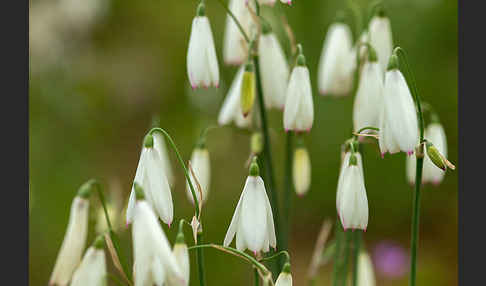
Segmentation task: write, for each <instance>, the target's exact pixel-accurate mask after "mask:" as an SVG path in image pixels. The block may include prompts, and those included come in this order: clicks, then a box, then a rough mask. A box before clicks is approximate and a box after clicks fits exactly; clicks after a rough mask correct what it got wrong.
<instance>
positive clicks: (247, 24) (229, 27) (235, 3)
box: [223, 0, 255, 65]
mask: <svg viewBox="0 0 486 286" xmlns="http://www.w3.org/2000/svg"><path fill="white" fill-rule="evenodd" d="M247 5H249V7H250V8H251V9H253V11H255V3H254V1H245V0H230V2H229V5H228V8H229V10H230V11H231V12H232V13H233V15H234V16H235V17H236V19H238V21H239V22H240V24H241V27H242V28H243V30H244V31H245V33H246V34H247V35H248V34H250V28H251V27H252V26H253V25H254V20H253V18H252V15H251V14H250V11H249V10H248V6H247ZM247 57H248V46H247V43H246V41H245V38H244V37H243V35H242V34H241V31H240V30H239V28H238V26H237V25H236V23H235V21H234V19H233V18H231V16H230V15H228V16H226V30H225V32H224V41H223V59H224V62H225V63H226V64H228V65H241V64H242V63H243V62H244V61H245V60H246V59H247Z"/></svg>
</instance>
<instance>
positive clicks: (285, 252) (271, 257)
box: [259, 250, 290, 262]
mask: <svg viewBox="0 0 486 286" xmlns="http://www.w3.org/2000/svg"><path fill="white" fill-rule="evenodd" d="M280 255H284V256H285V258H286V262H290V255H289V253H288V252H287V251H286V250H282V251H279V252H277V253H275V254H273V255H271V256H267V257H264V258H262V259H260V260H259V261H260V262H262V261H268V260H271V259H273V258H275V257H278V256H280Z"/></svg>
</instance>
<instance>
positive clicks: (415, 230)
mask: <svg viewBox="0 0 486 286" xmlns="http://www.w3.org/2000/svg"><path fill="white" fill-rule="evenodd" d="M393 53H394V54H397V55H398V56H399V65H400V67H401V68H402V71H403V70H404V71H403V72H404V74H405V78H406V80H407V83H408V86H409V87H411V92H412V95H413V97H414V98H415V104H416V107H417V116H418V118H419V128H420V144H422V143H423V142H424V118H423V114H422V107H421V102H420V96H419V94H418V91H417V84H416V82H415V78H414V76H413V73H412V71H411V69H410V66H409V64H408V60H407V54H406V53H405V50H403V49H402V48H400V47H396V48H395V49H394V50H393ZM423 166H424V158H423V157H421V158H418V157H417V165H416V169H415V172H416V173H415V193H414V198H413V213H412V237H411V247H410V258H411V259H410V282H409V285H410V286H415V285H416V279H417V245H418V236H419V225H420V186H421V185H422V171H423Z"/></svg>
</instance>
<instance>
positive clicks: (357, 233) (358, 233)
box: [353, 229, 361, 286]
mask: <svg viewBox="0 0 486 286" xmlns="http://www.w3.org/2000/svg"><path fill="white" fill-rule="evenodd" d="M360 247H361V230H359V229H357V230H356V231H355V232H354V249H353V286H357V285H358V261H359V260H358V257H359V251H360Z"/></svg>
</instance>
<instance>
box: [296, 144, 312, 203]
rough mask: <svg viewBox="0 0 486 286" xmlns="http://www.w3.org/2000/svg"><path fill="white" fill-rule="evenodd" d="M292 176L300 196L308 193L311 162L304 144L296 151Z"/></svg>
mask: <svg viewBox="0 0 486 286" xmlns="http://www.w3.org/2000/svg"><path fill="white" fill-rule="evenodd" d="M292 171H293V173H292V175H293V176H292V178H293V180H294V188H295V192H296V193H297V195H299V196H303V195H305V194H306V193H307V191H308V190H309V187H310V183H311V163H310V158H309V153H308V152H307V149H306V148H305V147H304V146H303V145H302V146H300V147H297V148H296V149H295V151H294V160H293V169H292Z"/></svg>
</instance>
